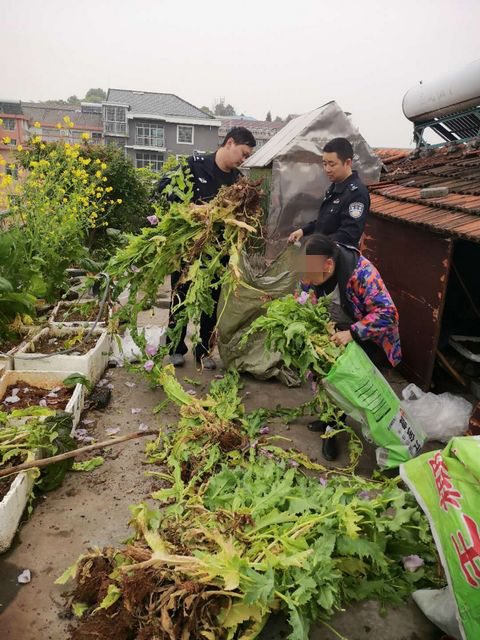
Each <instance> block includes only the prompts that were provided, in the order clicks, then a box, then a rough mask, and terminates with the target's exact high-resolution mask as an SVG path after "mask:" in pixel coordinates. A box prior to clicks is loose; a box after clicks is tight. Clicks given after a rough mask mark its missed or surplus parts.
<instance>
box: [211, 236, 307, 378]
mask: <svg viewBox="0 0 480 640" xmlns="http://www.w3.org/2000/svg"><path fill="white" fill-rule="evenodd" d="M300 251H301V249H299V248H297V247H294V246H290V247H288V248H287V249H286V250H285V251H284V252H283V253H282V254H280V255H279V256H278V257H277V259H276V260H274V261H273V262H272V263H271V264H270V265H268V266H267V267H265V268H264V270H263V271H262V272H261V273H260V274H259V275H258V274H256V273H255V269H254V267H253V265H252V264H251V261H250V259H249V258H248V257H247V256H246V255H245V254H242V255H241V257H240V260H239V265H238V266H239V269H240V271H241V273H242V282H241V283H240V284H239V285H237V286H236V287H235V289H233V290H231V289H229V288H226V287H224V288H223V289H222V292H221V295H220V301H219V305H218V312H217V317H218V325H217V346H218V351H219V353H220V357H221V358H222V361H223V364H224V365H225V367H235V368H236V369H238V370H239V371H243V372H246V373H250V374H251V375H253V376H255V377H256V378H258V379H260V380H267V379H268V378H273V377H277V378H278V379H279V380H280V381H281V382H282V383H283V384H286V385H287V386H298V385H299V384H300V379H299V377H298V375H297V374H295V373H294V372H293V371H291V370H290V369H289V368H288V367H286V366H285V364H284V363H283V362H282V356H281V355H280V353H276V352H273V351H268V350H267V349H266V347H265V337H264V335H263V334H262V333H260V332H258V333H256V334H255V335H252V336H250V338H249V339H248V341H247V343H246V344H245V345H244V346H242V347H240V346H239V342H240V339H241V338H242V336H243V334H244V333H245V331H246V329H248V327H249V326H250V324H251V323H252V322H253V320H255V319H256V318H258V317H259V316H261V315H262V314H263V313H265V305H266V303H268V302H270V301H271V300H275V299H276V298H281V297H282V296H285V295H287V294H289V293H293V291H294V290H295V287H296V285H297V284H298V274H297V273H296V271H295V269H294V268H292V265H293V260H294V258H295V256H296V255H298V254H299V252H300Z"/></svg>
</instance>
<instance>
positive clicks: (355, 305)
mask: <svg viewBox="0 0 480 640" xmlns="http://www.w3.org/2000/svg"><path fill="white" fill-rule="evenodd" d="M305 252H306V256H305V273H304V274H303V276H302V289H303V290H304V291H307V290H309V289H313V290H314V292H315V295H316V296H317V297H320V296H326V295H329V296H330V303H329V311H330V315H331V317H332V320H333V322H334V323H335V327H336V333H335V334H334V335H333V336H332V340H333V341H334V342H335V343H336V344H338V345H347V344H348V343H349V342H351V341H352V340H355V342H357V343H358V344H359V345H360V346H361V347H362V348H363V349H364V351H365V352H366V353H367V355H368V356H369V357H370V358H371V360H372V361H373V362H374V364H376V365H377V366H384V365H386V366H392V367H395V366H396V365H397V364H398V363H399V362H400V360H401V358H402V352H401V348H400V334H399V330H398V311H397V309H396V307H395V305H394V303H393V300H392V298H391V296H390V294H389V292H388V290H387V287H386V286H385V283H384V282H383V280H382V278H381V276H380V274H379V272H378V271H377V269H376V268H375V266H374V265H373V264H372V263H371V262H370V261H369V260H367V258H365V257H364V256H362V255H361V254H360V252H359V251H358V250H357V249H355V248H353V247H349V246H346V245H342V244H338V243H336V242H335V241H334V240H332V239H331V238H329V237H327V236H323V235H314V236H311V237H310V238H309V239H308V240H307V242H306V245H305ZM328 426H329V425H326V424H324V423H322V422H321V421H320V420H316V421H315V422H313V423H312V424H311V425H309V429H310V430H312V431H321V432H325V431H326V429H327V427H328ZM323 443H324V444H323V454H324V456H325V457H326V458H327V459H328V460H334V459H335V458H336V457H337V455H338V447H337V442H336V439H335V438H334V437H330V438H326V439H324V441H323Z"/></svg>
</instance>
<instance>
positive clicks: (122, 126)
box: [105, 106, 127, 135]
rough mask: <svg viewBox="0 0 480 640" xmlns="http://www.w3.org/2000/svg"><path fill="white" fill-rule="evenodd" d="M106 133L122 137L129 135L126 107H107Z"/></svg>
mask: <svg viewBox="0 0 480 640" xmlns="http://www.w3.org/2000/svg"><path fill="white" fill-rule="evenodd" d="M105 132H106V133H116V134H121V135H125V134H126V133H127V110H126V108H125V107H108V106H107V107H105Z"/></svg>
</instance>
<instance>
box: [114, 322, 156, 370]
mask: <svg viewBox="0 0 480 640" xmlns="http://www.w3.org/2000/svg"><path fill="white" fill-rule="evenodd" d="M139 331H140V332H141V333H143V332H144V333H145V339H146V341H147V343H148V344H151V345H154V346H155V347H156V348H157V349H158V347H159V346H160V345H164V344H165V339H166V335H165V334H166V331H167V330H166V328H165V327H158V326H155V325H153V326H151V325H147V326H146V327H142V328H141V329H140V330H139ZM112 343H113V349H112V354H111V356H110V362H111V363H114V364H116V365H117V366H122V365H123V363H124V362H136V361H138V359H139V358H140V356H141V353H140V349H139V348H138V347H137V345H136V344H135V342H134V341H133V338H132V336H131V333H130V329H127V330H126V331H125V334H124V335H123V336H119V335H114V336H113V340H112Z"/></svg>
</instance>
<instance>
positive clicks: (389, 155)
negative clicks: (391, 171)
mask: <svg viewBox="0 0 480 640" xmlns="http://www.w3.org/2000/svg"><path fill="white" fill-rule="evenodd" d="M374 151H375V153H376V154H377V156H378V157H379V158H380V159H381V160H382V162H383V164H390V163H392V162H397V161H398V160H401V159H402V158H406V157H407V156H409V155H410V154H411V153H412V152H413V149H390V148H387V147H377V148H375V149H374Z"/></svg>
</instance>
